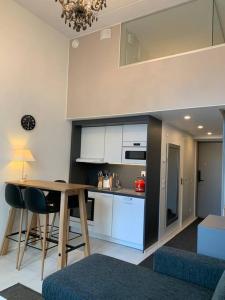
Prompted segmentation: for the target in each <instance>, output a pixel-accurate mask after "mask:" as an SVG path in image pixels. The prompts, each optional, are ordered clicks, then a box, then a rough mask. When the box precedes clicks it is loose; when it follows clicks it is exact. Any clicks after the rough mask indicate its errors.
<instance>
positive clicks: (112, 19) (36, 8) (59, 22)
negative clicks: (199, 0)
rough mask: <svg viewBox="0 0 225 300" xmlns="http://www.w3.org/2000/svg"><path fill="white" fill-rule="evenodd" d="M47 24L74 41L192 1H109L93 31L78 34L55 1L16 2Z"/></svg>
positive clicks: (31, 0)
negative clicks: (67, 23)
mask: <svg viewBox="0 0 225 300" xmlns="http://www.w3.org/2000/svg"><path fill="white" fill-rule="evenodd" d="M14 1H15V2H17V3H18V4H20V5H22V6H23V7H25V8H26V9H28V10H29V11H30V12H32V13H33V14H35V15H36V16H38V17H39V18H41V19H42V20H44V21H45V22H46V23H48V24H49V25H51V26H52V27H54V28H55V29H56V30H58V31H60V32H61V33H63V34H64V35H66V36H67V37H68V38H70V39H73V38H77V37H79V36H81V35H84V34H87V33H90V32H94V31H96V30H101V29H103V28H106V27H109V26H112V25H115V24H118V23H121V22H125V21H128V20H132V19H135V18H137V17H140V16H144V15H147V14H149V13H152V12H155V11H158V10H162V9H165V8H168V7H171V6H174V5H178V4H181V3H185V2H189V1H190V0H107V8H106V9H104V10H103V11H102V12H101V13H100V15H99V20H98V22H96V23H95V24H94V25H93V26H92V28H91V29H89V30H87V31H85V32H81V33H79V34H78V33H77V32H76V31H74V30H73V29H71V28H69V27H68V26H67V25H65V24H64V21H63V19H61V17H60V16H61V6H60V4H59V3H56V2H55V0H14Z"/></svg>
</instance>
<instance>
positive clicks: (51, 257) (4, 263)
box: [0, 232, 178, 293]
mask: <svg viewBox="0 0 225 300" xmlns="http://www.w3.org/2000/svg"><path fill="white" fill-rule="evenodd" d="M177 233H178V232H176V233H173V234H172V235H170V236H168V237H166V238H165V239H163V240H161V241H160V242H158V243H156V244H154V246H152V247H150V248H149V249H148V250H147V251H145V253H143V252H142V251H139V250H136V249H132V248H129V247H125V246H122V245H118V244H114V243H110V242H106V241H102V240H98V239H91V253H101V254H105V255H108V256H112V257H115V258H118V259H121V260H124V261H127V262H131V263H133V264H139V263H140V262H141V261H143V260H144V259H145V258H147V257H148V256H149V255H151V254H152V253H153V252H155V250H156V249H157V248H159V247H161V246H162V245H163V244H164V243H166V242H167V241H168V240H170V239H171V238H173V237H174V236H175V235H176V234H177ZM40 256H41V252H40V251H38V250H35V249H32V248H28V249H27V251H26V253H25V256H24V260H23V264H22V267H21V270H20V271H17V270H16V268H15V265H16V253H15V251H11V252H9V253H8V255H6V256H3V257H0V291H1V290H3V289H6V288H8V287H10V286H12V285H14V284H16V283H21V284H23V285H25V286H27V287H30V288H31V289H33V290H35V291H37V292H39V293H41V287H42V281H41V259H40ZM82 258H83V251H82V250H76V251H73V252H71V253H70V254H69V264H71V263H74V262H76V261H79V260H80V259H82ZM56 270H57V251H56V248H55V249H52V250H50V251H49V253H48V256H47V258H46V261H45V273H44V276H45V277H46V276H48V275H50V274H51V273H54V272H55V271H56Z"/></svg>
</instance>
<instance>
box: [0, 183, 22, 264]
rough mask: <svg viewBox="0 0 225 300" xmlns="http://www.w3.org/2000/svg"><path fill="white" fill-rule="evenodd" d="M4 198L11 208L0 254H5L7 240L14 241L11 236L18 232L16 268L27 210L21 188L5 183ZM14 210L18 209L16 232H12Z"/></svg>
mask: <svg viewBox="0 0 225 300" xmlns="http://www.w3.org/2000/svg"><path fill="white" fill-rule="evenodd" d="M5 200H6V202H7V203H8V204H9V206H11V208H10V211H9V217H8V221H7V226H6V230H5V234H4V239H3V243H2V247H1V252H0V255H5V254H6V252H7V249H8V245H9V240H10V239H11V240H13V241H16V240H15V239H13V236H15V235H17V234H18V241H17V242H18V246H17V258H16V268H17V269H18V264H19V257H20V246H21V237H22V233H26V230H23V221H24V213H25V212H26V223H27V210H26V208H25V202H24V200H23V196H22V193H21V190H20V188H19V187H18V186H16V185H13V184H7V185H6V187H5ZM16 210H20V222H19V230H18V232H15V233H12V229H13V225H14V222H15V216H16ZM26 225H27V224H26Z"/></svg>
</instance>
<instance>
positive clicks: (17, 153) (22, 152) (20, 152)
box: [13, 149, 35, 180]
mask: <svg viewBox="0 0 225 300" xmlns="http://www.w3.org/2000/svg"><path fill="white" fill-rule="evenodd" d="M13 161H21V162H22V180H25V179H26V178H25V176H24V170H25V162H32V161H35V158H34V156H33V154H32V152H31V150H30V149H15V150H14V151H13Z"/></svg>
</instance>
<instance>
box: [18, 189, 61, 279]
mask: <svg viewBox="0 0 225 300" xmlns="http://www.w3.org/2000/svg"><path fill="white" fill-rule="evenodd" d="M24 201H25V205H26V208H27V209H28V211H30V212H32V217H31V220H30V223H29V225H28V229H27V234H26V240H25V245H24V248H23V251H22V254H21V258H20V262H19V268H18V269H20V267H21V263H22V260H23V256H24V252H25V250H26V246H27V244H28V241H29V236H30V233H31V229H32V224H33V219H34V218H35V217H36V216H37V218H38V222H39V223H40V215H43V216H44V226H43V228H44V230H43V237H42V234H41V239H42V261H41V279H42V280H43V274H44V261H45V257H46V252H47V248H46V241H47V235H48V233H49V232H48V227H49V215H50V214H52V213H53V214H55V213H57V212H59V206H58V205H57V203H55V202H50V201H47V198H46V196H45V195H44V193H43V192H42V191H41V190H39V189H36V188H27V189H26V190H25V192H24Z"/></svg>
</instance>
